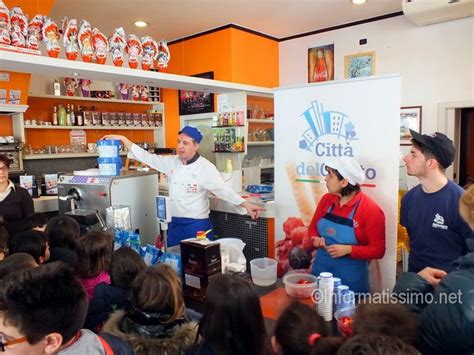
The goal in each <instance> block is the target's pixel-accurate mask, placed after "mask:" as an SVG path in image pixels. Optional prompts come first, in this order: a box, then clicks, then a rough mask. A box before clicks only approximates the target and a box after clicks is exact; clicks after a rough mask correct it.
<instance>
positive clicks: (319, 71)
mask: <svg viewBox="0 0 474 355" xmlns="http://www.w3.org/2000/svg"><path fill="white" fill-rule="evenodd" d="M327 80H328V70H327V67H326V61H325V60H324V51H323V50H321V49H320V50H318V56H317V59H316V65H315V67H314V75H313V82H319V81H327Z"/></svg>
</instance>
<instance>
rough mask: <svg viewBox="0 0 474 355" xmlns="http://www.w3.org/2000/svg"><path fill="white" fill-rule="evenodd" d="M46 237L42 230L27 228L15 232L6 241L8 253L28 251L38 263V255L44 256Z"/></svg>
mask: <svg viewBox="0 0 474 355" xmlns="http://www.w3.org/2000/svg"><path fill="white" fill-rule="evenodd" d="M46 247H47V243H46V237H45V236H44V233H43V232H40V231H36V230H28V231H24V232H21V233H20V234H17V235H16V236H14V237H13V238H11V239H10V240H9V242H8V253H9V254H10V255H13V254H15V253H28V254H30V255H31V256H32V257H33V258H34V259H35V261H36V262H37V263H38V264H40V263H41V261H40V257H42V256H45V252H46Z"/></svg>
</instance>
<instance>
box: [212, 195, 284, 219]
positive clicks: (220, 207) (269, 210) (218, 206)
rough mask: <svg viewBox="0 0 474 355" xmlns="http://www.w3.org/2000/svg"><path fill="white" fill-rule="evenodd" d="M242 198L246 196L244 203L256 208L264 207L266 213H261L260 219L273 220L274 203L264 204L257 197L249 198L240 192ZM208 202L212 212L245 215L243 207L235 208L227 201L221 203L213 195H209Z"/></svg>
mask: <svg viewBox="0 0 474 355" xmlns="http://www.w3.org/2000/svg"><path fill="white" fill-rule="evenodd" d="M240 195H241V196H242V197H244V198H245V196H248V197H247V198H245V200H246V201H248V202H250V203H253V204H255V205H257V206H261V207H264V208H265V209H266V211H263V213H262V214H261V215H260V217H262V218H275V202H274V201H267V202H264V201H262V200H261V199H260V198H258V197H254V196H249V194H248V193H247V192H242V193H240ZM209 202H210V208H211V210H213V211H219V212H227V213H235V214H246V213H247V211H246V209H245V208H243V207H238V206H235V205H233V204H231V203H229V202H227V201H223V200H221V199H220V198H218V197H216V196H214V195H209Z"/></svg>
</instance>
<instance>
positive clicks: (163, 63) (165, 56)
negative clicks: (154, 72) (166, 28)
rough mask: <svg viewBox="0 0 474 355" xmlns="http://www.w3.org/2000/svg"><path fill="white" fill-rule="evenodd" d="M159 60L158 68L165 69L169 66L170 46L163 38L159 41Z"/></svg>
mask: <svg viewBox="0 0 474 355" xmlns="http://www.w3.org/2000/svg"><path fill="white" fill-rule="evenodd" d="M155 59H156V60H157V61H158V69H164V68H166V67H167V66H168V62H169V61H170V60H171V52H170V50H169V48H168V44H167V42H166V41H165V40H164V39H163V40H161V41H160V42H159V43H158V52H157V53H156V58H155Z"/></svg>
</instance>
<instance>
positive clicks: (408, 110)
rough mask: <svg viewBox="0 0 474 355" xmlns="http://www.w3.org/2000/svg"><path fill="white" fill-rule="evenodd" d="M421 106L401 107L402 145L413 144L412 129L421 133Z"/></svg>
mask: <svg viewBox="0 0 474 355" xmlns="http://www.w3.org/2000/svg"><path fill="white" fill-rule="evenodd" d="M421 114H422V108H421V106H405V107H400V145H411V141H410V140H411V134H410V129H412V130H413V131H415V132H418V133H421Z"/></svg>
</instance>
